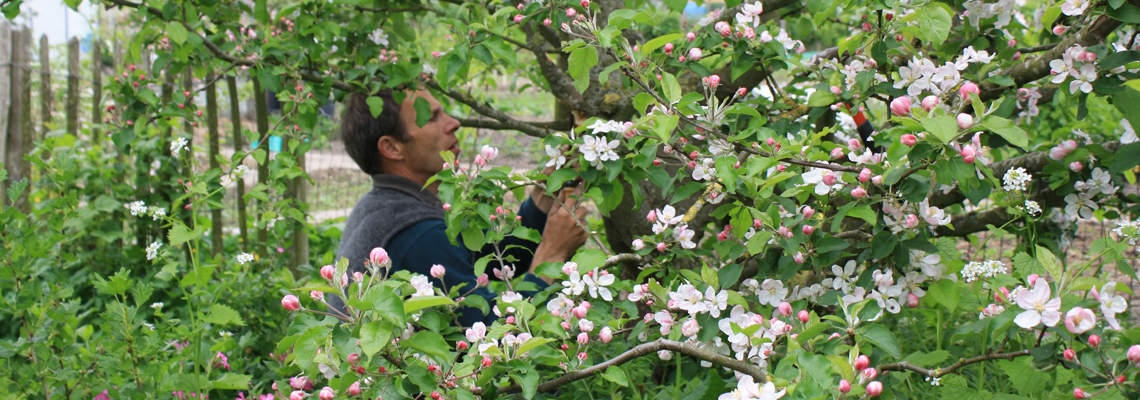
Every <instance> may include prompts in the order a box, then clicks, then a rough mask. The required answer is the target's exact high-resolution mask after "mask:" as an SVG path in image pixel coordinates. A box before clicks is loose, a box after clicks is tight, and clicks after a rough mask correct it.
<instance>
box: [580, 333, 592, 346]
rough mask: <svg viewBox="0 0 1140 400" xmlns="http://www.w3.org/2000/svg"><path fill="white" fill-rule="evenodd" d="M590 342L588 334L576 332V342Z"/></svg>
mask: <svg viewBox="0 0 1140 400" xmlns="http://www.w3.org/2000/svg"><path fill="white" fill-rule="evenodd" d="M589 342H590V334H588V333H586V332H581V333H579V334H578V344H586V343H589Z"/></svg>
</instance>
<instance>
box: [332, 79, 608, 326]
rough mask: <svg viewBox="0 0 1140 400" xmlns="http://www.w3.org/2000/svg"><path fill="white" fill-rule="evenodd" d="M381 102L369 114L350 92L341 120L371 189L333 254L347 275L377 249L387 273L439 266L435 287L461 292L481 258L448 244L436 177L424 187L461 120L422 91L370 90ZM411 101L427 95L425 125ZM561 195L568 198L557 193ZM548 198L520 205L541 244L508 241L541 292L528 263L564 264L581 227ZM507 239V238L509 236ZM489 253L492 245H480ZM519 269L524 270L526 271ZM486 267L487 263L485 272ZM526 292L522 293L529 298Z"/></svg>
mask: <svg viewBox="0 0 1140 400" xmlns="http://www.w3.org/2000/svg"><path fill="white" fill-rule="evenodd" d="M375 96H376V97H379V98H381V99H383V100H384V108H383V111H382V112H381V113H380V115H379V116H378V117H373V116H372V112H371V110H370V108H369V106H368V103H367V99H368V96H367V95H365V94H361V93H354V94H352V95H349V97H348V99H347V101H346V108H345V111H344V116H343V118H342V121H341V139H342V140H343V141H344V145H345V150H346V151H347V152H348V154H349V156H350V157H352V159H353V161H356V164H357V165H358V166H360V169H361V170H362V171H364V172H365V173H368V174H370V175H372V181H373V188H372V190H371V191H369V192H368V193H367V194H365V195H364V196H363V197H361V198H360V200H359V201H358V202H357V203H356V206H355V207H353V209H352V213H351V214H350V215H349V217H348V222H347V224H346V225H345V228H344V232H343V233H342V234H341V242H340V247H339V248H338V249H337V259H340V257H346V258H348V261H349V276H352V273H353V272H358V271H359V272H362V273H367V271H366V269H365V268H364V261H365V260H366V259H367V258H368V256H369V253H370V252H371V251H372V249H373V248H376V247H383V248H384V249H385V250H387V252H388V256H389V257H390V259H391V262H392V271H393V272H394V271H399V270H406V271H409V272H412V273H417V274H422V275H424V276H431V275H430V269H431V267H432V266H433V265H436V264H438V265H442V266H444V267H445V268H446V274H444V276H443V277H442V282H441V279H437V278H431V282H432V285H433V286H435V287H437V288H444V287H446V288H448V289H450V288H453V287H456V285H459V284H461V283H466V284H467V285H466V286H465V287H464V289H463V292H464V293H466V292H467V291H468V290H471V289H473V288H476V279H477V278H478V277H476V276H475V275H474V266H473V264H474V262H475V261H476V260H478V259H479V257H481V256H482V254H480V253H473V252H470V251H468V250H467V248H466V247H464V246H462V244H461V245H460V246H456V245H453V244H451V242H450V240H449V238H448V237H447V235H446V229H447V226H446V225H445V224H444V210H443V204H442V202H441V201H440V200H439V198H438V197H437V194H438V182H437V183H436V184H433V185H431V186H428V187H426V188H425V187H424V186H425V185H426V184H427V181H428V179H429V178H431V177H432V176H434V175H435V174H436V173H438V172H439V171H441V170H442V169H443V157H442V156H441V155H440V153H441V152H443V151H450V152H452V154H455V155H456V156H458V155H459V152H460V149H459V147H458V146H457V145H458V144H459V140H458V139H456V137H455V132H456V131H457V130H459V121H456V120H455V118H452V117H451V116H450V115H447V114H446V113H444V112H443V110H442V107H441V106H440V104H439V101H436V99H435V98H434V97H433V96H432V95H431V93H428V92H426V91H416V92H407V95H406V96H405V98H404V100H403V101H402V102H401V103H397V102H396V100H395V99H394V98H393V96H392V94H391V92H381V93H380V94H378V95H375ZM417 98H423V99H424V100H427V102H428V104H429V105H430V106H431V118H430V119H429V120H428V122H427V123H426V124H424V126H423V127H419V126H416V123H415V121H416V110H415V108H414V107H413V105H414V104H415V101H416V99H417ZM560 197H567V196H566V194H565V192H563V193H562V194H561V195H560ZM554 203H555V201H554V199H552V198H550V197H548V196H546V195H545V193H544V192H543V191H541V190H539V189H538V188H535V189H534V190H532V191H531V198H530V199H527V200H526V201H525V202H523V204H522V206H521V207H520V208H519V210H518V213H517V214H518V215H519V216H520V217H522V221H521V223H522V225H523V226H526V227H528V228H532V229H536V230H538V231H540V232H541V233H542V242H541V243H534V242H529V241H523V240H521V239H517V238H515V239H513V240H514V242H512V243H503V244H502V246H503V247H504V248H505V247H506V246H509V245H510V244H517V245H520V246H522V247H520V248H516V249H514V250H512V255H513V256H514V257H515V258H516V259H518V260H519V261H517V262H516V263H515V267H516V269H517V271H518V272H517V273H523V272H525V273H526V275H525V278H524V279H525V280H526V281H528V282H533V283H534V284H535V285H536V286H537V287H538V288H539V290H541V289H543V288H545V287H546V286H547V285H549V284H550V283H551V282H552V280H551V279H550V278H545V277H538V276H536V275H534V268H535V267H536V266H538V265H539V264H542V263H543V262H565V261H567V260H569V259H570V257H571V256H572V255H573V254H574V252H575V251H576V250H577V249H578V247H581V246H582V244H584V243H585V241H586V232H585V231H584V230H582V228H580V227H579V226H578V225H577V224H576V222H575V220H574V216H572V215H571V214H570V211H568V210H567V209H566V208H563V207H560V206H557V205H555V204H554ZM563 203H564V204H566V206H567V207H568V208H570V209H571V210H575V212H576V214H577V217H578V218H582V217H584V216H585V212H586V209H585V208H584V207H581V208H579V207H576V205H577V202H576V200H575V199H574V198H573V197H569V198H565V200H564V201H563ZM509 240H512V239H509ZM486 250H487V251H490V250H493V248H491V249H486ZM524 268H525V269H524ZM490 269H491V268H490V267H488V268H487V270H490ZM441 283H442V284H443V286H441ZM529 294H530V293H524V295H529ZM471 295H479V296H482V297H484V298H486V299H487V300H488V303H490V304H492V305H493V300H494V298H495V295H494V294H493V293H491V292H490V291H489V290H487V289H486V288H485V287H483V288H477V289H475V291H474V292H472V293H471ZM329 305H330V306H332V307H333V308H336V309H338V310H343V309H344V304H343V302H342V300H341V299H340V298H338V297H336V296H331V298H330V300H329ZM494 319H495V316H494V315H483V313H482V312H481V311H479V310H478V309H474V308H465V309H463V310H462V311H461V316H460V318H459V323H460V324H462V325H464V326H470V325H471V324H473V323H475V322H479V321H483V322H486V323H488V324H489V323H490V322H491V321H493V320H494Z"/></svg>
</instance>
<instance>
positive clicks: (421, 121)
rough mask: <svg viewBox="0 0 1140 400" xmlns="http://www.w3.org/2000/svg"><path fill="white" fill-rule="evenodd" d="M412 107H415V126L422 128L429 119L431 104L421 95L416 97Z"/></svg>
mask: <svg viewBox="0 0 1140 400" xmlns="http://www.w3.org/2000/svg"><path fill="white" fill-rule="evenodd" d="M413 107H414V108H415V109H416V126H418V127H420V128H423V127H424V125H427V123H428V121H429V120H431V104H428V101H427V100H426V99H424V98H423V97H416V103H415V105H414V106H413Z"/></svg>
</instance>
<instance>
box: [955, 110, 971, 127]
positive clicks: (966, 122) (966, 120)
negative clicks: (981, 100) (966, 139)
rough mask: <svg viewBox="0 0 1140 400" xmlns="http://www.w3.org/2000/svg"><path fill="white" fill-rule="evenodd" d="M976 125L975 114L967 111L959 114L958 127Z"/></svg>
mask: <svg viewBox="0 0 1140 400" xmlns="http://www.w3.org/2000/svg"><path fill="white" fill-rule="evenodd" d="M973 126H974V116H973V115H970V114H966V113H961V114H958V129H970V128H971V127H973Z"/></svg>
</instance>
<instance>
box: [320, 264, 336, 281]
mask: <svg viewBox="0 0 1140 400" xmlns="http://www.w3.org/2000/svg"><path fill="white" fill-rule="evenodd" d="M334 275H336V267H334V266H332V265H326V266H323V267H321V277H322V278H325V280H329V281H331V280H332V279H333V276H334Z"/></svg>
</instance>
